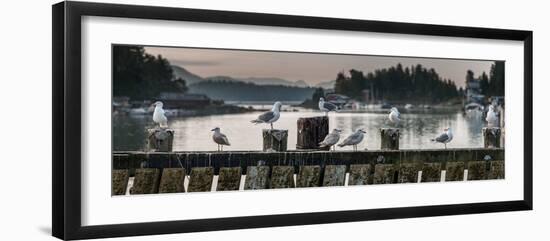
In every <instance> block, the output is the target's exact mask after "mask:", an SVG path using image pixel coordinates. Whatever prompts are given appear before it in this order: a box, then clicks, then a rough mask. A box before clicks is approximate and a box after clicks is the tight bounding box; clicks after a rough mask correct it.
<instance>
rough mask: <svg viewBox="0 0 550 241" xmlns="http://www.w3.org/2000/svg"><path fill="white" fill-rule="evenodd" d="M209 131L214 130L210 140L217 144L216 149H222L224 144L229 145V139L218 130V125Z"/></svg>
mask: <svg viewBox="0 0 550 241" xmlns="http://www.w3.org/2000/svg"><path fill="white" fill-rule="evenodd" d="M211 131H213V132H214V134H213V135H212V140H214V142H216V144H218V151H220V150H221V151H223V146H224V145H226V146H230V145H231V144H229V140H228V139H227V136H225V135H224V134H222V133H221V132H220V128H219V127H216V128H214V129H212V130H211Z"/></svg>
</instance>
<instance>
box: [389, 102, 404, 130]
mask: <svg viewBox="0 0 550 241" xmlns="http://www.w3.org/2000/svg"><path fill="white" fill-rule="evenodd" d="M388 118H389V119H390V122H391V123H393V124H395V126H399V122H400V121H401V114H400V113H399V110H397V108H395V107H392V108H391V111H390V114H389V115H388Z"/></svg>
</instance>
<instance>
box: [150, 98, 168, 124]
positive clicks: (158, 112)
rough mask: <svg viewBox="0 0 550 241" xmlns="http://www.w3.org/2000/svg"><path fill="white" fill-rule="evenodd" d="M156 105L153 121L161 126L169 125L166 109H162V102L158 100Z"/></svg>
mask: <svg viewBox="0 0 550 241" xmlns="http://www.w3.org/2000/svg"><path fill="white" fill-rule="evenodd" d="M153 106H155V111H154V112H153V121H154V122H155V123H157V124H159V126H160V127H161V128H167V127H168V118H166V115H164V110H163V109H162V106H163V104H162V102H160V101H157V102H155V103H154V104H153Z"/></svg>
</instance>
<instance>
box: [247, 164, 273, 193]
mask: <svg viewBox="0 0 550 241" xmlns="http://www.w3.org/2000/svg"><path fill="white" fill-rule="evenodd" d="M268 184H269V167H268V166H249V167H248V168H247V169H246V178H245V180H244V190H256V189H266V188H267V187H268Z"/></svg>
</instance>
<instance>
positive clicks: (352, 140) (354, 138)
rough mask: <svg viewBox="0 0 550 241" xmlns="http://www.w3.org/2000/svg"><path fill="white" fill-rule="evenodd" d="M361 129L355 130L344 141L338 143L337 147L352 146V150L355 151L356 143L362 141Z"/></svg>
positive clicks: (363, 132)
mask: <svg viewBox="0 0 550 241" xmlns="http://www.w3.org/2000/svg"><path fill="white" fill-rule="evenodd" d="M365 133H367V132H365V131H364V130H363V129H359V130H356V131H355V132H354V133H353V134H351V135H350V136H348V138H346V139H345V140H344V141H342V142H341V143H340V144H338V146H339V147H344V146H353V150H354V151H357V144H359V143H360V142H361V141H363V134H365Z"/></svg>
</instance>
